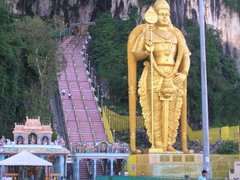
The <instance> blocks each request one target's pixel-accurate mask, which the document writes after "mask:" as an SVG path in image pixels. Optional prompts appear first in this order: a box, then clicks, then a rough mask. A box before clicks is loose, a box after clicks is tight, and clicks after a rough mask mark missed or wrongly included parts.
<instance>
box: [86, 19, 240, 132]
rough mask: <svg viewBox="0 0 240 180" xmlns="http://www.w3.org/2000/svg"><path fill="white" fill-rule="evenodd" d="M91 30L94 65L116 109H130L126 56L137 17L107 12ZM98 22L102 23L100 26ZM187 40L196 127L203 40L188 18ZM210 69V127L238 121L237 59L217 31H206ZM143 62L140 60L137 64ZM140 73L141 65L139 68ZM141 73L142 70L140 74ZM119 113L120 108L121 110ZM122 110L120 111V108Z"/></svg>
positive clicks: (191, 115) (191, 112) (190, 102)
mask: <svg viewBox="0 0 240 180" xmlns="http://www.w3.org/2000/svg"><path fill="white" fill-rule="evenodd" d="M96 24H97V25H96V26H94V27H92V28H91V30H90V33H91V35H92V37H93V38H92V40H91V42H90V48H89V49H90V52H89V53H90V59H91V62H92V63H93V64H95V67H96V71H97V74H98V77H99V79H100V80H101V81H102V82H105V84H106V82H107V85H108V90H109V97H108V98H109V101H110V102H111V104H110V105H111V107H113V108H114V107H115V108H114V110H116V109H117V110H118V108H117V107H119V106H122V105H123V104H125V111H124V112H127V108H128V106H127V103H128V100H127V99H128V93H127V88H128V87H127V56H126V51H127V50H126V45H127V38H128V35H129V33H130V31H131V30H132V29H133V27H134V26H136V24H135V20H134V19H130V20H128V21H122V20H120V19H113V18H111V17H110V16H109V15H107V14H102V15H100V16H99V17H98V18H97V20H96ZM98 24H99V25H98ZM184 26H185V31H186V32H187V33H186V39H187V43H188V46H189V48H190V50H191V52H192V56H191V69H190V73H189V78H188V79H189V80H188V107H189V121H190V124H191V125H193V126H194V127H195V128H200V125H201V80H200V41H199V28H198V26H197V24H194V23H193V22H192V21H189V20H186V22H185V25H184ZM206 50H207V69H208V96H209V118H210V124H211V126H224V125H236V124H238V123H239V119H240V112H239V111H238V109H237V108H238V107H239V106H240V84H239V74H238V73H237V69H236V65H235V63H234V60H233V59H231V58H230V57H229V56H226V55H223V53H222V47H221V41H220V38H219V34H218V32H217V31H215V30H213V29H207V30H206ZM138 64H141V63H138ZM138 70H139V72H141V67H139V68H138ZM138 74H139V73H138ZM118 112H119V111H118ZM120 112H121V111H120Z"/></svg>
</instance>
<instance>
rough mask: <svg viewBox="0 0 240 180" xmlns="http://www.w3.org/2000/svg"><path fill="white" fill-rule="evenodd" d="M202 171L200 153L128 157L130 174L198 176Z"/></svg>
mask: <svg viewBox="0 0 240 180" xmlns="http://www.w3.org/2000/svg"><path fill="white" fill-rule="evenodd" d="M201 171H202V154H183V153H173V154H172V153H171V154H170V153H161V154H160V153H159V154H135V155H131V156H129V158H128V173H129V175H132V176H160V177H180V178H183V177H184V176H185V175H188V176H189V177H191V178H192V177H198V176H199V175H200V174H201Z"/></svg>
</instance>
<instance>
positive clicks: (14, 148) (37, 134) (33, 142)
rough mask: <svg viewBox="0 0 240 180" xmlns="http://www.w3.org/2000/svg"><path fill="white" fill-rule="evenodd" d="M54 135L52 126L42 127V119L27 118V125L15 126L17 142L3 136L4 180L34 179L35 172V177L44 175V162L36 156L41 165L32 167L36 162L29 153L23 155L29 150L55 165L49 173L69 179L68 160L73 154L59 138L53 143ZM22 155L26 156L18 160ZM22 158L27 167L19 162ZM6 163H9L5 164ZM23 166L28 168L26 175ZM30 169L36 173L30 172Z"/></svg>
mask: <svg viewBox="0 0 240 180" xmlns="http://www.w3.org/2000/svg"><path fill="white" fill-rule="evenodd" d="M52 134H53V131H52V129H51V124H48V125H45V124H41V121H40V117H38V118H37V119H30V118H28V117H27V118H26V122H25V124H17V123H15V127H14V130H13V135H14V140H13V141H10V140H9V139H5V137H4V136H2V138H1V140H0V162H1V165H0V166H1V169H0V170H1V171H0V179H2V178H3V177H4V176H7V177H15V178H18V179H19V178H20V179H21V177H25V176H28V177H29V176H30V177H31V172H32V173H33V174H32V175H34V176H37V177H36V178H40V177H42V176H43V170H42V168H40V167H41V166H44V163H43V162H42V161H41V160H39V159H38V158H37V157H36V162H39V165H38V164H34V165H31V163H33V162H31V161H33V159H32V158H28V157H25V156H26V153H21V152H23V151H27V152H29V153H32V154H33V155H36V156H38V157H40V158H42V159H43V160H46V162H45V163H46V164H47V162H49V163H50V164H52V165H51V167H50V168H49V169H48V170H49V171H48V173H50V174H52V175H53V176H56V177H65V176H66V167H67V164H66V158H67V155H68V154H69V153H70V151H69V150H68V149H66V148H65V141H64V140H63V138H61V137H58V138H57V139H56V140H55V141H54V142H53V141H52ZM18 153H19V154H18ZM20 154H23V156H22V157H21V156H20V157H19V156H16V158H15V159H14V157H15V156H14V155H20ZM24 155H25V156H24ZM11 156H12V157H11ZM9 157H10V158H11V160H10V162H9V161H7V160H8V158H9ZM10 158H9V159H10ZM21 158H22V162H21V163H23V162H24V163H25V164H21V163H20V162H19V159H20V161H21ZM37 159H38V160H37ZM4 162H5V163H6V164H4ZM36 162H34V163H36ZM9 163H10V164H9ZM20 164H21V166H25V168H26V174H25V175H24V174H22V168H23V167H21V166H20ZM29 169H31V170H34V171H30V170H29ZM27 172H28V174H27ZM29 173H30V174H29Z"/></svg>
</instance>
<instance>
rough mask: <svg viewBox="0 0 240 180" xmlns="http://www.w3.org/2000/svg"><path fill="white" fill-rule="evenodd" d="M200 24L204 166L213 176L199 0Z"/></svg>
mask: <svg viewBox="0 0 240 180" xmlns="http://www.w3.org/2000/svg"><path fill="white" fill-rule="evenodd" d="M199 26H200V50H201V91H202V132H203V168H204V169H205V170H207V171H208V177H211V164H210V148H209V120H208V91H207V70H206V47H205V24H204V3H203V0H199Z"/></svg>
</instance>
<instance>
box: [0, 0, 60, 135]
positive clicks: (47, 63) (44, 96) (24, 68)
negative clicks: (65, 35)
mask: <svg viewBox="0 0 240 180" xmlns="http://www.w3.org/2000/svg"><path fill="white" fill-rule="evenodd" d="M6 9H7V8H6V7H5V5H4V3H3V2H2V1H0V22H1V26H0V49H1V51H0V99H1V101H0V133H1V134H4V135H6V137H10V136H12V129H13V126H14V122H22V121H23V119H24V118H25V116H26V115H28V116H30V117H37V116H41V118H42V121H43V122H47V123H50V120H51V116H52V115H51V111H50V108H49V107H50V106H49V98H50V97H51V93H52V92H53V90H54V86H53V82H54V81H55V80H56V72H57V69H56V68H57V66H56V63H58V62H56V61H55V60H56V58H55V57H56V50H57V41H56V39H55V37H54V36H53V33H51V32H53V30H54V29H56V28H54V29H53V26H52V24H53V23H46V22H43V21H42V20H41V19H40V18H39V17H21V18H18V19H12V18H11V16H10V14H9V13H8V11H7V10H6ZM55 27H56V26H55ZM58 59H59V60H61V58H58ZM61 63H62V62H61ZM61 63H58V65H59V64H61Z"/></svg>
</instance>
